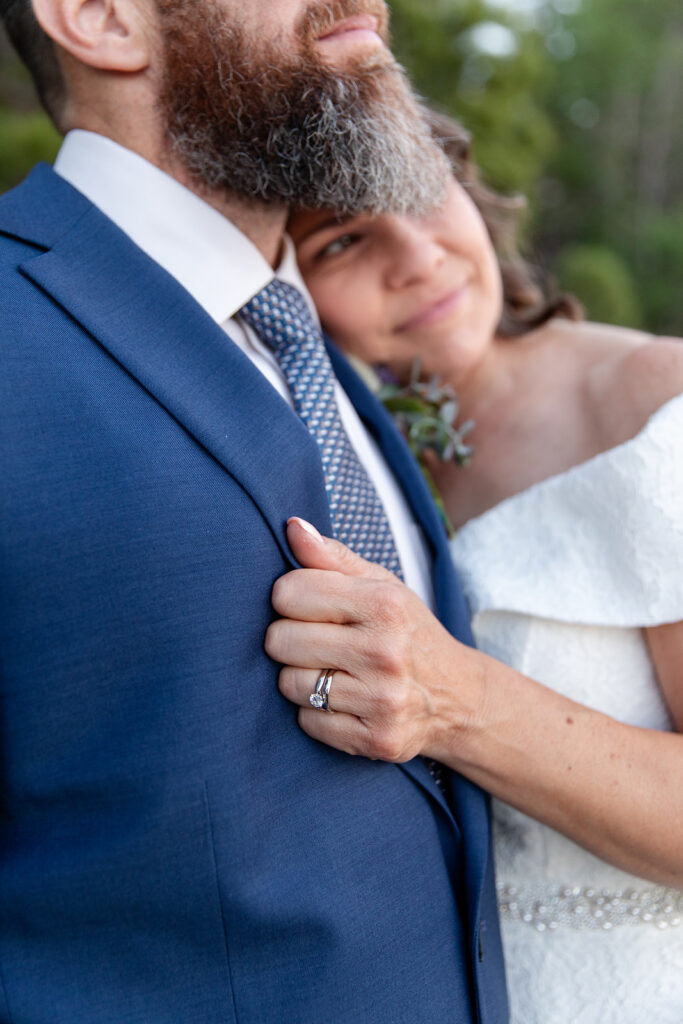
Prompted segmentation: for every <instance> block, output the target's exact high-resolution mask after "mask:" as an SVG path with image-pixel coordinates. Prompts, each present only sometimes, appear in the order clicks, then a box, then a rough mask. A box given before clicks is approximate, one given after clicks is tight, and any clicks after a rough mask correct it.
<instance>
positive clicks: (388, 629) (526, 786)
mask: <svg viewBox="0 0 683 1024" xmlns="http://www.w3.org/2000/svg"><path fill="white" fill-rule="evenodd" d="M288 536H289V540H290V544H291V546H292V549H293V550H294V552H295V554H296V556H297V558H298V559H299V561H300V562H301V564H302V565H304V566H308V567H310V568H307V569H303V570H298V571H296V572H293V573H289V574H288V575H287V576H284V577H282V579H280V580H279V581H278V582H277V583H276V585H275V588H274V592H273V604H274V607H275V609H276V610H277V611H278V612H279V613H280V615H282V616H283V618H282V619H281V620H279V621H277V622H275V623H273V624H272V626H271V627H270V629H269V631H268V635H267V640H266V649H267V651H268V653H269V654H270V655H271V657H273V658H274V659H276V660H278V661H280V662H282V663H283V664H284V665H285V668H283V670H282V673H281V677H280V688H281V690H282V692H283V694H284V695H285V696H286V697H288V698H289V699H290V700H292V701H294V702H295V703H297V704H299V705H300V706H301V710H300V712H299V722H300V724H301V727H302V728H303V729H304V730H305V731H306V732H307V733H308V734H309V735H310V736H312V737H314V738H316V739H318V740H321V741H322V742H324V743H328V744H331V745H332V746H334V747H337V748H339V749H341V750H345V751H347V752H348V753H351V754H360V755H363V756H366V757H370V758H379V759H382V760H387V761H396V762H403V761H407V760H409V759H410V758H412V757H414V756H416V755H417V754H423V755H425V756H427V757H431V758H435V759H436V760H439V761H441V762H443V763H445V764H448V765H449V766H450V767H452V768H453V769H455V770H456V771H458V772H461V773H462V774H463V775H466V776H467V777H468V778H470V779H472V781H474V782H476V783H478V784H479V785H480V786H482V787H483V788H484V789H487V790H488V791H489V792H491V793H492V794H494V795H495V796H497V797H499V798H500V799H502V800H505V801H506V802H508V803H510V804H512V805H513V806H515V807H517V808H518V809H519V810H521V811H523V812H525V813H526V814H529V815H531V816H532V817H534V818H537V819H538V820H539V821H542V822H544V823H545V824H547V825H550V826H551V827H553V828H555V829H557V830H558V831H560V832H563V833H564V834H565V835H567V836H569V837H570V838H572V839H573V840H575V841H576V842H578V843H580V844H581V845H582V846H584V847H586V848H587V849H589V850H590V851H591V852H592V853H594V854H596V855H597V856H599V857H602V858H603V859H604V860H607V861H609V862H611V863H612V864H615V865H616V866H617V867H620V868H622V869H623V870H626V871H630V872H631V873H633V874H636V875H640V876H643V877H646V878H649V879H652V880H653V881H656V882H658V883H661V884H664V885H669V886H675V887H683V785H682V780H683V736H680V735H677V734H670V733H663V732H656V731H653V730H648V729H640V728H635V727H632V726H628V725H623V724H621V723H620V722H617V721H615V720H614V719H612V718H610V717H608V716H607V715H603V714H600V713H599V712H597V711H593V710H591V709H590V708H587V707H585V706H583V705H581V704H577V703H575V702H574V701H571V700H568V699H567V698H565V697H562V696H560V695H559V694H556V693H555V692H554V691H552V690H550V689H548V688H547V687H545V686H542V685H541V684H539V683H537V682H534V681H533V680H531V679H529V678H527V677H526V676H524V675H522V674H521V673H519V672H516V671H515V670H514V669H511V668H509V667H507V666H506V665H503V664H501V663H500V662H497V661H495V660H494V659H492V658H489V657H487V656H486V655H484V654H482V653H481V652H479V651H475V650H472V649H470V648H468V647H465V646H463V645H462V644H459V643H458V642H457V641H456V640H454V638H453V637H452V636H451V635H450V634H449V633H448V632H447V631H446V630H445V629H444V628H443V627H442V626H441V624H440V623H439V622H438V621H437V620H436V619H435V618H434V616H433V615H432V614H431V612H429V610H428V609H427V608H426V607H425V606H424V605H423V604H422V602H420V601H419V599H418V598H417V597H416V596H415V595H414V594H413V593H412V591H410V590H408V588H407V587H405V586H403V584H401V583H399V582H398V581H397V580H396V578H395V577H393V576H391V574H390V573H387V572H386V571H385V570H383V569H380V568H378V567H377V566H374V565H369V564H368V563H366V562H364V561H363V560H362V559H360V558H358V557H357V556H355V555H353V554H352V553H351V552H350V551H348V549H346V548H344V547H343V546H342V545H340V544H337V543H336V542H335V541H331V540H324V541H321V540H317V539H316V537H315V535H314V534H312V533H310V532H309V531H308V530H307V529H305V528H304V527H302V525H301V523H300V521H298V520H294V521H292V522H291V523H290V525H289V527H288ZM666 630H668V631H669V632H668V633H665V632H664V631H661V632H660V631H657V630H655V631H652V633H651V635H650V642H651V646H652V649H653V654H654V657H655V661H656V663H657V666H658V668H659V667H660V663H661V664H662V665H663V664H664V663H665V662H666V665H667V666H668V668H667V680H668V682H667V684H666V692H667V696H668V700H669V705H670V707H672V710H674V707H675V705H676V706H678V705H680V703H681V702H682V700H681V696H680V683H679V682H678V680H680V670H679V671H678V672H677V671H676V669H675V664H676V663H677V664H678V665H680V664H681V661H680V656H679V654H678V653H677V652H680V650H681V645H683V626H682V625H681V624H677V625H676V626H671V627H666ZM323 667H325V668H326V667H332V668H335V669H337V672H336V674H335V676H334V680H333V684H332V690H331V696H330V704H331V707H332V708H333V709H334V710H335V711H336V712H337V713H336V714H334V715H328V714H324V713H321V712H320V711H316V710H314V709H313V708H311V707H310V704H309V701H308V697H309V695H310V693H311V691H312V690H313V689H314V686H315V681H316V678H317V675H318V672H319V670H320V669H321V668H323ZM674 677H675V678H674ZM677 686H678V690H677V692H678V700H677V701H674V700H673V699H672V696H671V694H672V693H673V692H674V691H675V690H676V687H677ZM679 722H680V718H679Z"/></svg>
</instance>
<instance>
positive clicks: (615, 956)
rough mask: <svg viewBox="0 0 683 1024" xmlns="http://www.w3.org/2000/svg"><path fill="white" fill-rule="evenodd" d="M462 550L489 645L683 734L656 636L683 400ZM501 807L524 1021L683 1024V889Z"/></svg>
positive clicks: (555, 680)
mask: <svg viewBox="0 0 683 1024" xmlns="http://www.w3.org/2000/svg"><path fill="white" fill-rule="evenodd" d="M452 554H453V558H454V561H455V564H456V567H457V568H458V570H459V572H460V574H461V577H462V579H463V583H464V586H465V591H466V595H467V598H468V601H469V604H470V607H471V610H472V614H473V628H474V634H475V638H476V640H477V643H478V645H479V647H480V648H481V649H482V650H484V651H486V652H487V653H488V654H491V655H493V656H494V657H496V658H498V659H499V660H501V661H503V662H505V663H507V664H509V665H511V666H513V667H514V668H516V669H518V670H520V671H521V672H523V673H525V674H526V675H528V676H530V677H532V678H534V679H537V680H538V681H539V682H541V683H544V684H545V685H546V686H549V687H551V688H552V689H554V690H556V691H557V692H559V693H562V694H564V695H566V696H567V697H570V698H572V699H573V700H576V701H580V702H581V703H583V704H586V705H589V706H591V707H593V708H596V709H598V710H600V711H602V712H605V713H606V714H609V715H611V716H612V717H614V718H616V719H618V720H620V721H623V722H626V723H629V724H632V725H639V726H643V727H646V728H650V729H659V730H670V729H671V728H672V723H671V720H670V717H669V715H668V712H667V709H666V706H665V703H664V700H663V699H662V696H661V693H660V690H659V688H658V684H657V681H656V677H655V674H654V670H653V667H652V664H651V661H650V658H649V656H648V652H647V647H646V642H645V638H644V635H643V632H642V629H643V627H647V626H655V625H659V624H663V623H666V622H676V621H679V620H682V619H683V396H678V397H677V398H674V399H672V400H671V401H669V402H667V403H666V404H665V405H664V406H662V408H661V409H659V410H658V411H657V412H656V413H655V414H654V415H653V416H652V417H651V418H650V420H649V421H648V423H647V424H646V425H645V427H644V428H643V429H642V431H641V432H640V433H639V434H638V435H637V436H636V437H634V438H633V439H631V440H630V441H627V442H626V443H624V444H622V445H619V446H618V447H616V448H613V449H611V450H610V451H607V452H604V453H603V454H601V455H598V456H596V457H595V458H592V459H590V460H589V461H587V462H585V463H583V464H581V465H579V466H576V467H575V468H573V469H571V470H569V471H567V472H565V473H562V474H559V475H557V476H554V477H551V478H550V479H548V480H545V481H543V482H541V483H540V484H537V485H535V486H533V487H531V488H529V489H528V490H526V491H524V492H522V493H520V494H517V495H514V496H513V497H511V498H509V499H508V500H506V501H504V502H502V503H501V504H500V505H497V506H495V507H494V508H492V509H490V510H489V511H488V512H486V513H484V514H483V515H481V516H479V517H477V518H476V519H473V520H471V521H470V522H469V523H467V524H466V525H465V526H464V527H463V528H462V530H460V531H459V533H458V534H457V535H456V537H455V538H454V540H453V542H452ZM599 784H600V780H599V779H596V785H599ZM493 803H494V834H495V850H496V868H497V875H498V892H499V904H500V909H501V923H502V930H503V944H504V948H505V955H506V964H507V971H508V985H509V990H510V1001H511V1008H512V1018H511V1019H512V1024H570V1022H571V1024H643V1022H644V1021H653V1022H655V1021H656V1022H657V1024H683V894H682V893H680V892H677V891H673V890H666V889H664V888H662V887H658V886H656V885H654V884H652V883H650V882H647V881H644V880H642V879H640V878H636V877H634V876H631V875H628V874H626V873H624V872H622V871H619V870H617V869H616V868H613V867H611V866H610V865H608V864H606V863H605V862H604V861H601V860H599V859H598V858H596V857H594V856H592V855H591V854H590V853H588V852H586V851H585V850H583V849H581V848H580V847H579V846H578V845H576V844H575V843H573V842H571V841H570V840H569V839H567V838H565V837H564V836H562V835H560V834H559V833H557V832H555V831H554V830H553V829H550V828H548V827H546V826H545V825H542V824H540V823H539V822H536V821H534V820H533V819H531V818H529V817H527V816H526V815H524V814H521V813H520V812H518V811H516V810H514V809H513V808H511V807H509V806H508V805H506V804H503V803H502V802H500V801H496V800H494V802H493Z"/></svg>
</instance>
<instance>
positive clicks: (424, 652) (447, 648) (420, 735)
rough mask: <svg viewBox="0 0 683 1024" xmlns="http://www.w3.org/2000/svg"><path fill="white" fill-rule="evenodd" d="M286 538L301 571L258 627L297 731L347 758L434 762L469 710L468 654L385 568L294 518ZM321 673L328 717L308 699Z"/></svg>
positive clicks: (474, 683)
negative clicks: (277, 665) (294, 710)
mask: <svg viewBox="0 0 683 1024" xmlns="http://www.w3.org/2000/svg"><path fill="white" fill-rule="evenodd" d="M287 536H288V539H289V543H290V546H291V548H292V551H293V553H294V555H295V556H296V558H297V559H298V560H299V562H300V563H301V564H302V565H303V566H305V567H306V568H303V569H299V570H296V571H294V572H290V573H288V574H287V575H286V576H283V577H281V578H280V579H279V580H278V581H277V583H276V584H275V587H274V588H273V606H274V608H275V610H276V611H277V612H278V613H279V614H280V615H281V616H282V618H281V619H280V620H278V621H276V622H274V623H273V624H272V625H271V626H270V628H269V629H268V633H267V636H266V651H267V652H268V654H269V655H270V657H271V658H273V659H274V660H275V661H279V662H281V663H282V664H283V665H284V666H285V667H284V668H283V669H282V671H281V673H280V683H279V685H280V690H281V691H282V693H283V694H284V696H285V697H287V698H288V699H289V700H291V701H293V702H294V703H295V704H298V705H299V706H300V708H301V710H300V712H299V724H300V725H301V728H302V729H303V730H304V731H305V732H306V733H308V735H309V736H312V737H313V738H315V739H317V740H320V741H322V742H323V743H327V744H329V745H331V746H333V747H337V748H338V749H340V750H344V751H346V752H347V753H350V754H361V755H363V756H365V757H369V758H373V759H381V760H384V761H396V762H403V761H408V760H410V759H411V758H413V757H415V756H416V755H418V754H424V755H427V756H430V757H434V758H437V759H441V758H442V757H443V756H444V755H445V752H446V750H447V749H448V748H449V747H452V744H453V738H454V736H455V735H456V734H457V733H458V731H459V730H464V729H466V728H467V722H468V720H469V718H470V716H471V714H472V712H473V709H474V707H475V706H476V702H477V699H478V693H479V691H480V688H481V676H482V673H481V671H478V672H477V671H475V672H473V671H472V669H473V664H472V663H473V662H474V660H475V658H476V656H475V655H474V652H471V651H470V650H469V648H467V647H464V646H463V645H462V644H459V643H458V642H457V641H456V640H455V639H454V638H453V637H452V636H451V635H450V634H449V633H448V632H447V631H446V630H445V629H444V628H443V626H442V625H441V624H440V623H439V622H438V620H437V619H436V618H435V617H434V616H433V615H432V613H431V612H430V611H429V609H428V608H427V607H426V606H425V605H424V604H423V603H422V601H420V599H419V598H418V597H417V596H416V595H415V594H414V593H413V592H412V591H411V590H409V589H408V587H406V586H405V585H404V584H403V583H401V582H400V581H399V580H398V579H397V578H396V577H395V576H394V575H393V574H392V573H390V572H388V571H387V570H386V569H383V568H381V567H380V566H377V565H374V564H372V563H369V562H366V561H364V560H363V559H362V558H359V557H358V556H357V555H355V554H354V553H353V552H352V551H350V550H349V549H348V548H346V547H345V546H344V545H343V544H340V543H338V542H337V541H334V540H330V539H328V538H322V537H321V536H320V535H319V534H318V533H317V531H315V530H314V528H313V527H311V526H310V525H309V524H308V523H304V522H303V521H302V520H299V519H292V520H290V522H289V524H288V528H287ZM326 668H332V669H334V670H335V673H334V678H333V680H332V685H331V690H330V698H329V704H330V709H331V710H332V711H334V712H335V714H326V713H324V712H321V711H318V710H316V709H314V708H313V707H311V704H310V701H309V697H310V695H311V693H312V692H313V691H314V690H315V685H316V681H317V679H318V676H319V675H320V672H321V670H322V669H326ZM461 679H462V685H460V680H461ZM456 681H457V682H456ZM478 684H479V685H478Z"/></svg>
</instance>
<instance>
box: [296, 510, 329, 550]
mask: <svg viewBox="0 0 683 1024" xmlns="http://www.w3.org/2000/svg"><path fill="white" fill-rule="evenodd" d="M290 523H298V524H299V526H300V527H301V529H302V530H305V531H306V533H307V534H308V535H309V536H310V537H313V539H314V540H317V541H318V542H319V543H320V544H324V542H325V538H324V537H322V536H321V535H320V534H319V533H318V531H317V530H316V528H315V526H313V525H312V524H311V523H309V522H307V520H306V519H300V518H299V517H298V516H292V518H291V519H288V520H287V525H288V526H289V524H290Z"/></svg>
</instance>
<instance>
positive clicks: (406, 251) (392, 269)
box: [387, 221, 446, 289]
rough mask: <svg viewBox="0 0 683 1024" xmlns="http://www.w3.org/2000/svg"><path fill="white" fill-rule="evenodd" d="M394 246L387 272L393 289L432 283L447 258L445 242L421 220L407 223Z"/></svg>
mask: <svg viewBox="0 0 683 1024" xmlns="http://www.w3.org/2000/svg"><path fill="white" fill-rule="evenodd" d="M394 243H395V244H394V247H393V253H392V257H391V261H390V264H389V267H388V270H387V284H388V285H389V287H390V288H393V289H399V288H405V287H407V286H408V285H411V284H418V283H421V282H423V281H425V280H428V279H429V277H430V276H431V275H432V274H433V273H434V271H435V270H437V269H438V267H440V266H441V264H442V263H443V261H444V259H445V258H446V251H445V249H444V248H443V246H442V245H441V243H440V242H439V241H438V240H437V239H436V238H435V237H434V235H433V233H432V232H430V231H429V230H428V229H427V228H426V227H425V226H423V225H421V223H420V222H419V221H406V222H404V223H403V224H402V225H401V230H400V232H397V233H396V236H395V238H394Z"/></svg>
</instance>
